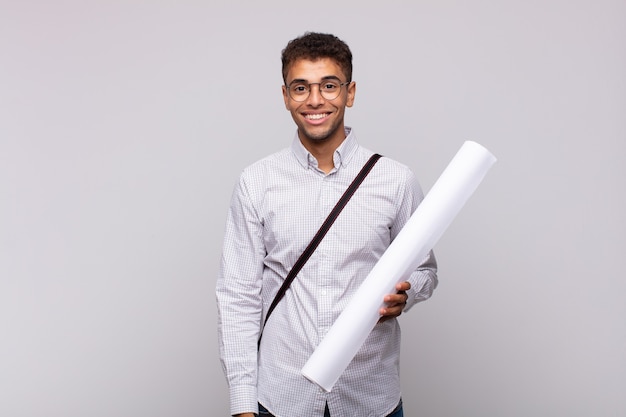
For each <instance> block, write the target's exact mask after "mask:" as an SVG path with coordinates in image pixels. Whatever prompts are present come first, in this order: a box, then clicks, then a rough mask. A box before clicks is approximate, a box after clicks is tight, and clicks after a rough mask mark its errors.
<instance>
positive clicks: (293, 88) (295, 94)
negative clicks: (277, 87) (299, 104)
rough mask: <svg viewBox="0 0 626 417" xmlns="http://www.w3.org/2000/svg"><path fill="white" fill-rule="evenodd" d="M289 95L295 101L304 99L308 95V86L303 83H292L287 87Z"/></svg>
mask: <svg viewBox="0 0 626 417" xmlns="http://www.w3.org/2000/svg"><path fill="white" fill-rule="evenodd" d="M288 89H289V96H290V97H291V98H292V99H293V100H295V101H304V100H306V99H307V97H308V96H309V90H310V87H309V85H308V84H304V83H297V82H296V83H292V84H290V85H289V87H288Z"/></svg>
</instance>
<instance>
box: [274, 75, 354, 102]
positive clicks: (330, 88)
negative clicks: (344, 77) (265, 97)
mask: <svg viewBox="0 0 626 417" xmlns="http://www.w3.org/2000/svg"><path fill="white" fill-rule="evenodd" d="M316 84H317V85H318V86H319V89H320V94H321V95H322V97H324V98H325V99H326V100H334V99H336V98H337V97H339V93H340V92H341V87H343V86H344V85H348V84H350V81H346V82H345V83H340V82H339V81H337V80H324V81H322V82H321V83H306V82H304V81H298V80H296V81H293V82H292V83H291V84H289V85H288V86H286V88H287V91H289V97H291V99H292V100H293V101H304V100H306V99H307V98H309V95H310V94H311V86H312V85H316Z"/></svg>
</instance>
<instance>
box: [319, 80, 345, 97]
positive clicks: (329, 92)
mask: <svg viewBox="0 0 626 417" xmlns="http://www.w3.org/2000/svg"><path fill="white" fill-rule="evenodd" d="M320 91H321V93H322V97H324V98H325V99H326V100H333V99H336V98H337V96H339V92H340V91H341V84H340V83H339V82H338V81H334V80H331V81H324V82H323V83H321V84H320Z"/></svg>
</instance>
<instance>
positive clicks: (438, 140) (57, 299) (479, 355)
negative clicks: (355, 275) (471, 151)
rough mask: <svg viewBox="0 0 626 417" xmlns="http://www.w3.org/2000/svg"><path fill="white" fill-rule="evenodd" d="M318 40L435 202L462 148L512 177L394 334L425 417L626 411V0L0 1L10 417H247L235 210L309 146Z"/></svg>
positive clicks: (469, 208) (0, 256)
mask: <svg viewBox="0 0 626 417" xmlns="http://www.w3.org/2000/svg"><path fill="white" fill-rule="evenodd" d="M307 30H314V31H323V32H332V33H335V34H336V35H338V36H339V37H340V38H342V39H344V40H345V41H346V42H347V43H348V44H349V45H350V47H351V48H352V51H353V53H354V65H355V70H354V80H355V81H356V82H357V95H356V103H355V106H354V107H353V108H352V109H349V110H348V111H347V116H346V118H347V119H346V121H347V124H348V125H349V126H353V127H354V129H355V131H356V133H357V136H358V138H359V141H360V142H361V144H362V145H364V146H366V147H368V148H370V149H372V150H375V151H377V152H380V153H382V154H384V155H387V156H389V157H392V158H395V159H397V160H399V161H401V162H403V163H405V164H407V165H409V166H410V167H411V168H412V169H413V170H414V171H415V172H416V174H417V175H418V177H419V178H420V182H421V184H422V187H423V188H424V190H425V191H428V189H429V188H430V187H431V186H432V185H433V183H434V182H435V180H436V179H437V178H438V176H439V174H440V173H441V172H442V171H443V169H444V168H445V166H446V165H447V163H448V162H449V161H450V159H451V158H452V157H453V155H454V154H455V153H456V151H457V150H458V149H459V148H460V146H461V145H462V143H463V142H464V141H465V140H474V141H477V142H479V143H481V144H483V145H484V146H485V147H487V148H488V149H489V150H491V152H493V153H494V154H495V155H496V156H497V157H498V162H497V163H496V165H495V166H494V167H493V168H492V170H491V171H490V172H489V174H488V175H487V177H486V179H485V180H484V182H483V183H482V184H481V186H480V187H479V188H478V190H477V191H476V193H475V194H474V195H473V196H472V197H471V199H470V200H469V202H468V203H467V205H466V206H465V207H464V209H463V210H462V211H461V213H460V214H459V216H458V217H457V218H456V219H455V221H454V222H453V223H452V225H451V226H450V228H449V229H448V230H447V232H446V233H445V234H444V236H443V237H442V239H441V240H440V241H439V242H438V244H437V245H436V247H435V251H436V254H437V256H438V260H439V263H440V285H439V288H438V290H437V291H436V292H435V295H434V297H433V298H432V299H431V300H429V301H427V302H426V303H423V304H420V305H418V306H416V307H415V308H414V309H413V310H412V311H410V313H408V314H406V315H404V316H402V317H401V318H400V320H401V324H402V328H403V336H404V337H403V352H402V379H403V388H404V389H403V396H404V401H405V410H406V415H407V416H430V417H450V416H459V417H473V416H475V417H484V416H498V417H503V416H504V417H518V416H519V417H526V416H572V417H574V416H581V417H582V416H585V417H586V416H589V417H591V416H593V417H597V416H607V417H609V416H611V417H617V416H624V415H626V395H625V393H626V299H625V294H626V279H625V272H624V271H625V269H626V256H625V255H624V250H625V249H626V221H625V214H624V213H626V197H625V195H624V194H625V191H626V187H625V186H626V163H625V162H626V159H625V156H624V155H625V154H626V2H624V1H623V0H622V1H617V0H616V1H611V0H598V1H593V2H592V1H565V0H561V1H556V0H549V1H535V0H531V1H495V0H493V1H489V0H481V1H473V2H467V1H461V0H449V1H435V0H424V1H414V2H408V1H406V2H400V1H389V2H386V3H385V5H384V6H380V7H377V6H374V5H370V4H369V3H367V2H365V3H362V2H350V4H348V2H337V1H335V2H326V1H322V2H314V3H306V4H304V3H295V2H252V1H249V2H225V1H209V0H207V1H195V0H189V1H184V0H183V1H160V2H148V1H105V0H100V1H89V2H85V1H78V0H66V1H55V2H52V1H44V0H40V1H9V0H2V1H1V2H0V415H1V416H3V417H5V416H6V417H36V416H46V417H85V416H89V417H129V416H132V417H137V416H142V417H143V416H146V417H147V416H150V417H180V416H184V417H201V416H226V415H228V413H229V410H228V398H227V389H226V383H225V380H224V377H223V374H222V371H221V367H220V364H219V360H218V354H217V340H216V337H217V336H216V308H215V297H214V287H215V281H216V276H217V270H218V264H219V259H220V254H221V243H222V235H223V231H224V224H225V219H226V211H227V208H228V204H229V199H230V195H231V191H232V188H233V186H234V184H235V182H236V180H237V177H238V175H239V173H240V172H241V170H242V169H243V168H244V167H245V166H247V165H248V164H250V163H252V162H253V161H255V160H257V159H259V158H261V157H263V156H265V155H267V154H269V153H271V152H274V151H276V150H279V149H281V148H283V147H285V146H288V145H289V143H290V141H291V139H292V137H293V134H294V132H295V126H294V124H293V122H292V120H291V118H290V116H289V114H288V112H287V111H286V110H285V109H284V105H283V101H282V96H281V90H280V86H281V75H280V51H281V50H282V48H283V47H284V46H285V44H286V43H287V41H288V40H289V39H292V38H293V37H296V36H298V35H301V34H303V33H304V32H305V31H307ZM287 417H297V416H287Z"/></svg>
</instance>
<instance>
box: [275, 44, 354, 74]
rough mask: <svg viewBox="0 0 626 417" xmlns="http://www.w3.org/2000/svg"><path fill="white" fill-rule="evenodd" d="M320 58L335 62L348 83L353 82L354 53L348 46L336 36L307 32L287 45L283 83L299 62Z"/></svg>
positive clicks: (283, 59) (283, 54) (284, 53)
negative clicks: (294, 64)
mask: <svg viewBox="0 0 626 417" xmlns="http://www.w3.org/2000/svg"><path fill="white" fill-rule="evenodd" d="M320 58H330V59H332V60H334V61H335V62H336V63H337V64H338V65H339V66H340V67H341V69H342V71H343V73H344V75H345V76H346V81H348V82H350V81H352V52H350V48H349V47H348V45H347V44H346V43H345V42H344V41H342V40H341V39H339V38H338V37H336V36H335V35H331V34H327V33H316V32H306V33H305V34H304V35H302V36H300V37H297V38H295V39H293V40H291V41H289V43H287V46H286V47H285V49H283V52H282V62H283V81H284V82H285V83H286V82H287V73H288V72H289V67H290V66H291V65H292V64H293V63H294V62H296V61H297V60H299V59H309V60H312V61H315V60H317V59H320Z"/></svg>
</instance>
